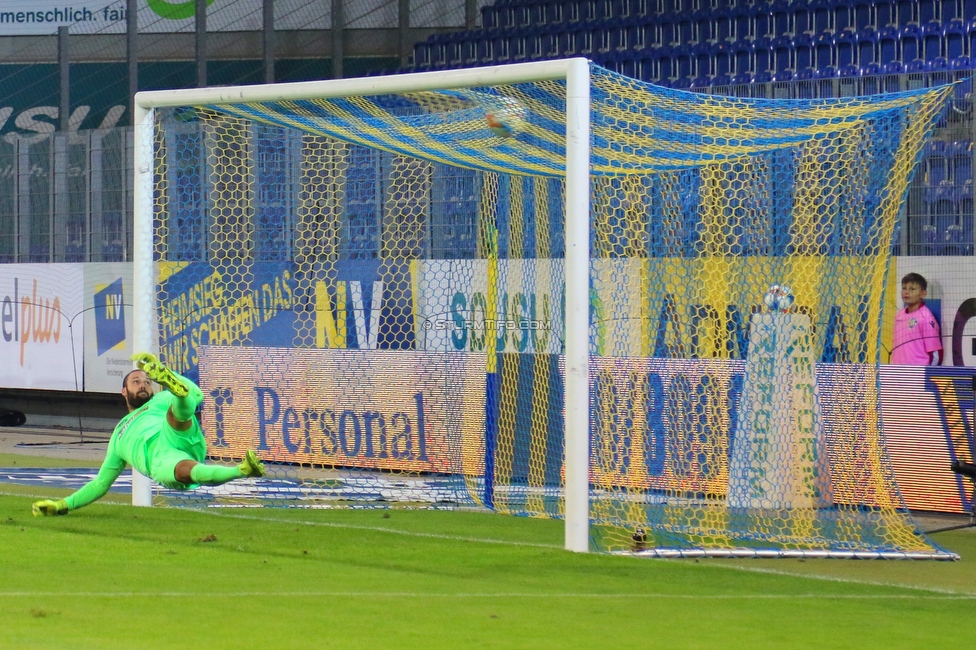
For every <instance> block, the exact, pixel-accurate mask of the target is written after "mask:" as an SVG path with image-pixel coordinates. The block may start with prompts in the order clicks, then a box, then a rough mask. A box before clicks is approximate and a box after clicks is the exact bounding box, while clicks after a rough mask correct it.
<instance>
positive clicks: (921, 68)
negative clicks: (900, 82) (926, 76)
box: [905, 59, 925, 74]
mask: <svg viewBox="0 0 976 650" xmlns="http://www.w3.org/2000/svg"><path fill="white" fill-rule="evenodd" d="M920 72H925V61H924V60H923V59H912V60H911V61H909V62H908V63H906V64H905V74H918V73H920Z"/></svg>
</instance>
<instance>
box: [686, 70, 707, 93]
mask: <svg viewBox="0 0 976 650" xmlns="http://www.w3.org/2000/svg"><path fill="white" fill-rule="evenodd" d="M711 87H712V76H711V75H709V74H699V75H698V76H697V77H695V78H694V79H692V80H691V84H690V85H689V89H691V90H708V89H709V88H711Z"/></svg>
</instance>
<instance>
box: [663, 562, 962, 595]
mask: <svg viewBox="0 0 976 650" xmlns="http://www.w3.org/2000/svg"><path fill="white" fill-rule="evenodd" d="M716 559H717V561H716V562H709V563H707V564H697V565H696V564H691V565H689V566H692V567H694V568H699V567H715V568H717V569H724V570H727V571H743V572H745V573H763V574H766V575H774V576H783V577H786V578H809V579H811V580H822V581H824V582H840V583H845V584H853V585H866V586H869V587H888V588H894V589H911V590H914V591H926V592H929V593H933V594H944V595H945V596H951V597H958V598H962V599H966V598H976V593H971V592H968V591H953V590H952V589H942V588H939V587H926V586H923V585H906V584H903V583H898V582H880V581H877V580H858V579H856V578H841V577H840V576H828V575H823V574H820V573H800V572H797V571H781V570H779V569H767V568H765V567H746V566H741V565H736V564H724V562H725V561H726V560H725V558H716ZM665 561H666V562H674V563H677V564H684V563H686V562H687V561H686V560H672V559H668V560H665ZM828 561H829V562H851V561H855V562H856V561H857V560H837V559H834V560H828ZM887 561H888V562H920V561H926V560H887Z"/></svg>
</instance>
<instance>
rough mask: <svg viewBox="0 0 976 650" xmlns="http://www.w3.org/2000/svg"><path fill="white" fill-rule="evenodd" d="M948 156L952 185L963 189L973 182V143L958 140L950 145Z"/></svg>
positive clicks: (947, 151)
mask: <svg viewBox="0 0 976 650" xmlns="http://www.w3.org/2000/svg"><path fill="white" fill-rule="evenodd" d="M946 156H947V157H948V158H949V160H950V165H951V177H952V184H953V185H955V186H957V187H962V186H964V185H966V183H970V184H972V182H973V143H972V142H971V141H969V140H957V141H956V142H952V143H950V144H949V146H948V147H947V150H946Z"/></svg>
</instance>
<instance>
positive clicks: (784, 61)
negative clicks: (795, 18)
mask: <svg viewBox="0 0 976 650" xmlns="http://www.w3.org/2000/svg"><path fill="white" fill-rule="evenodd" d="M792 41H793V39H792V38H791V37H789V36H777V37H776V38H774V39H772V41H770V47H771V48H772V50H773V54H772V59H773V61H772V66H771V68H772V69H773V70H775V71H777V72H781V71H783V70H786V69H787V68H792V67H793V42H792ZM790 76H791V77H792V75H790Z"/></svg>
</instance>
